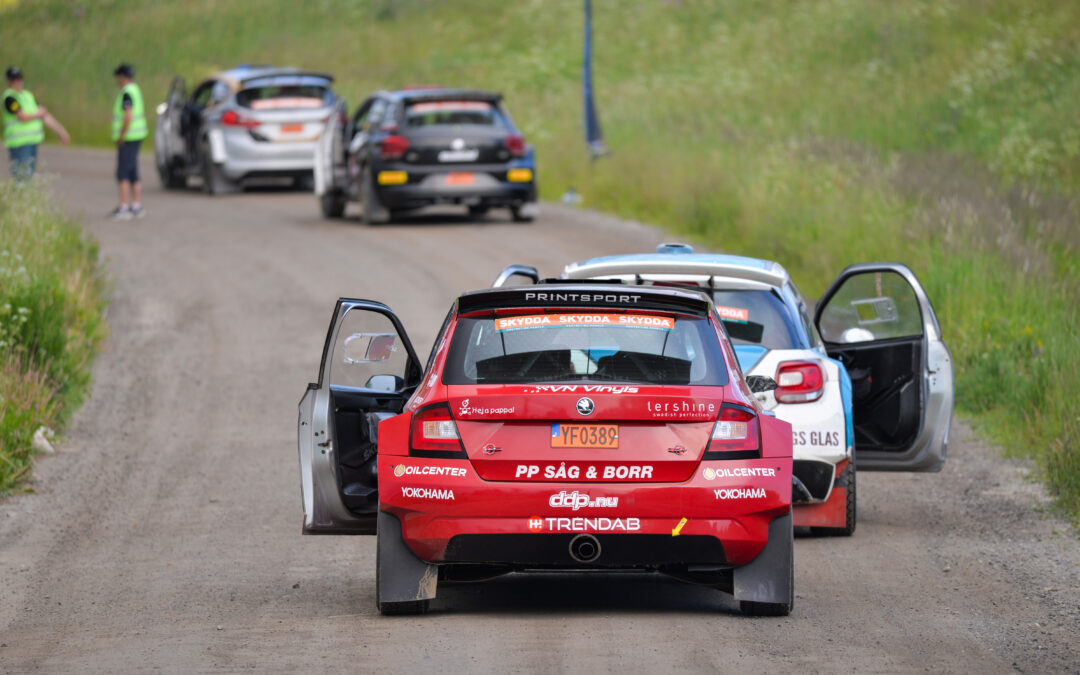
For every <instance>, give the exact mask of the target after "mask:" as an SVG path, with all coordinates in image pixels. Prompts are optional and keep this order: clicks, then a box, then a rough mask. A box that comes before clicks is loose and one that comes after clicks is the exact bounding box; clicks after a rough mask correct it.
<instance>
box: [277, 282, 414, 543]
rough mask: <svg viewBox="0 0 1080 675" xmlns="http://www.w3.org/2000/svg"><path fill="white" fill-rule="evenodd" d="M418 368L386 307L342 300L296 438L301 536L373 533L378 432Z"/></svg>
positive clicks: (407, 392) (411, 384)
mask: <svg viewBox="0 0 1080 675" xmlns="http://www.w3.org/2000/svg"><path fill="white" fill-rule="evenodd" d="M419 381H420V362H419V360H417V358H416V353H415V351H413V348H412V344H411V343H410V342H409V339H408V336H407V335H406V334H405V331H404V329H403V328H402V326H401V322H400V321H399V320H398V318H397V317H396V316H395V315H394V313H393V312H391V311H390V308H388V307H387V306H386V305H383V304H381V303H378V302H372V301H370V300H349V299H345V298H342V299H340V300H338V302H337V305H336V306H335V308H334V315H333V318H332V319H331V322H330V328H329V330H328V331H327V335H326V343H325V346H324V348H323V356H322V364H321V366H320V368H319V381H318V382H315V383H312V384H309V385H308V388H307V391H305V392H304V397H303V398H302V399H301V400H300V414H299V420H298V422H297V439H298V443H299V453H300V492H301V501H302V502H303V507H304V525H303V532H304V534H374V533H375V523H376V518H377V514H378V508H379V495H378V463H377V451H378V426H379V422H380V421H381V420H383V419H386V418H388V417H392V416H394V415H396V414H398V413H400V412H401V410H402V408H403V407H404V405H405V402H406V401H407V400H408V398H409V396H411V395H412V392H413V390H414V389H415V388H416V385H417V384H418V383H419Z"/></svg>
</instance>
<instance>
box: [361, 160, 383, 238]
mask: <svg viewBox="0 0 1080 675" xmlns="http://www.w3.org/2000/svg"><path fill="white" fill-rule="evenodd" d="M360 206H361V207H362V212H363V214H364V222H365V223H367V224H368V225H378V224H382V223H387V222H390V212H389V211H387V210H386V208H385V207H383V205H382V203H381V202H380V201H379V195H378V193H377V192H376V191H375V184H374V183H372V182H371V173H370V171H366V170H365V171H364V172H363V173H361V174H360Z"/></svg>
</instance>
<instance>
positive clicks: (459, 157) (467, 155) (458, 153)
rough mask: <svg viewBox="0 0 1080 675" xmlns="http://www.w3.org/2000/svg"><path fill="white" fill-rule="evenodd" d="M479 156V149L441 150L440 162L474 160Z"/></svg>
mask: <svg viewBox="0 0 1080 675" xmlns="http://www.w3.org/2000/svg"><path fill="white" fill-rule="evenodd" d="M479 156H480V151H479V150H441V151H440V152H439V161H440V162H475V161H476V159H477V158H478V157H479Z"/></svg>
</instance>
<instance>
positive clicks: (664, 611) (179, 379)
mask: <svg viewBox="0 0 1080 675" xmlns="http://www.w3.org/2000/svg"><path fill="white" fill-rule="evenodd" d="M143 159H144V164H143V171H144V175H145V176H147V177H148V181H147V182H148V188H147V191H146V195H145V198H144V202H145V203H146V205H147V209H148V213H149V215H148V216H147V217H146V218H145V219H144V220H141V221H133V222H109V221H106V220H105V219H104V218H103V216H102V214H104V213H105V212H106V211H107V210H108V209H109V208H111V207H112V205H113V200H114V194H113V189H114V187H113V183H112V180H111V172H112V167H113V163H112V162H113V160H112V156H111V154H110V153H106V152H101V151H89V150H67V149H56V148H46V149H45V150H44V162H45V165H46V167H47V170H48V171H51V172H53V173H55V174H58V176H57V178H56V182H57V188H58V194H59V195H60V197H61V198H62V199H63V201H64V203H65V204H66V205H67V207H68V208H70V210H71V211H72V212H74V213H77V214H81V215H83V216H84V217H85V219H86V227H87V229H88V230H89V231H90V232H92V233H93V234H94V235H95V236H97V237H98V238H99V239H100V241H101V247H102V253H103V256H104V258H105V259H106V261H107V265H108V272H109V275H110V277H111V278H112V280H113V302H112V306H111V308H110V310H109V321H110V325H111V330H112V334H111V336H110V337H109V339H108V341H107V342H106V344H105V348H104V351H103V353H102V355H101V356H100V358H99V359H98V361H97V363H96V365H95V368H94V389H93V395H92V397H91V398H90V400H89V401H88V402H87V404H86V405H85V406H84V407H83V408H82V409H81V411H80V412H79V413H78V414H77V415H76V417H75V419H74V422H73V424H72V425H71V427H70V429H69V430H68V432H67V434H66V438H65V439H64V440H63V441H62V442H61V443H59V452H58V453H57V454H56V455H55V456H52V457H47V458H43V459H42V460H41V461H39V462H38V465H37V473H36V478H35V480H34V483H33V487H34V490H35V492H34V494H27V495H21V496H16V497H11V498H9V499H7V500H5V501H4V502H2V503H0V579H3V583H2V584H0V672H26V671H30V672H38V671H40V672H50V673H52V672H80V673H85V672H101V671H113V672H115V671H125V672H150V671H156V670H165V671H236V670H253V671H256V672H266V671H329V670H333V671H345V670H348V671H367V670H374V669H376V668H378V669H380V670H386V671H389V672H401V671H414V670H415V671H421V670H422V671H432V670H435V669H438V670H444V671H450V672H453V671H466V670H467V671H474V672H491V671H500V672H507V671H509V672H514V671H537V670H544V671H554V670H564V671H590V672H595V671H609V672H616V671H617V672H641V671H653V672H673V671H723V672H729V671H744V670H750V671H766V670H768V671H798V672H817V671H830V672H831V671H858V672H895V671H904V672H907V671H923V670H942V671H970V672H1002V671H1010V670H1022V671H1026V672H1046V671H1059V672H1060V671H1080V545H1078V541H1077V539H1076V538H1075V537H1074V536H1073V535H1072V534H1071V533H1070V531H1069V529H1068V526H1067V525H1066V524H1064V523H1062V522H1061V521H1057V520H1054V519H1053V518H1052V517H1050V516H1048V515H1047V514H1046V510H1047V504H1048V502H1047V500H1046V497H1045V495H1044V493H1043V491H1042V488H1041V486H1039V485H1038V484H1036V483H1033V482H1032V481H1031V480H1030V479H1029V478H1028V476H1027V473H1028V471H1027V468H1026V465H1025V464H1023V463H1021V462H1018V461H1006V460H1003V459H1000V458H999V457H997V456H996V454H995V453H994V451H993V450H992V449H991V448H989V447H987V446H986V445H983V444H982V443H980V442H978V441H977V440H975V438H974V437H973V434H972V433H971V431H970V430H969V429H967V428H966V427H965V426H963V425H962V424H957V425H956V427H955V428H954V434H953V437H954V442H953V445H952V447H951V448H950V456H949V460H948V464H947V465H946V467H945V470H944V471H942V472H941V473H939V474H929V475H903V474H896V475H893V474H870V473H864V474H861V475H860V479H859V527H858V531H857V532H856V534H855V536H854V537H853V538H851V539H813V538H808V537H807V538H800V539H798V540H797V542H796V548H795V555H796V572H795V577H796V604H795V610H794V612H793V614H792V615H791V616H790V617H788V618H784V619H758V620H754V619H747V618H745V617H743V616H741V615H740V614H739V613H738V610H737V607H736V605H735V603H734V602H733V601H732V600H731V599H730V598H728V597H727V596H724V595H722V594H720V593H717V592H713V591H709V590H704V589H700V588H697V587H693V586H687V585H682V584H679V583H677V582H674V581H671V580H668V579H665V578H661V577H652V576H643V575H608V576H597V575H585V574H582V575H542V576H522V575H512V576H508V577H503V578H501V579H499V580H495V581H492V582H488V583H484V584H473V585H458V586H440V589H439V591H440V595H439V598H438V600H437V601H436V602H435V603H434V605H433V612H432V613H431V614H429V615H428V616H426V617H401V618H381V617H379V616H378V615H377V613H376V611H375V588H374V580H375V568H374V560H375V540H374V538H373V537H301V536H300V519H301V508H300V488H299V480H298V471H297V457H296V404H297V402H298V401H299V399H300V396H301V394H302V393H303V390H304V386H305V384H306V383H307V382H308V381H309V380H312V379H314V378H315V377H316V369H317V367H318V363H319V357H320V349H321V347H322V342H323V339H324V337H325V331H326V323H327V321H328V319H329V317H330V312H331V309H332V307H333V304H334V300H335V299H336V298H337V297H338V296H339V295H348V296H354V297H362V298H373V299H379V300H383V301H385V302H387V303H388V304H390V305H391V306H392V307H393V308H394V309H395V310H396V311H397V312H398V313H399V314H400V316H401V317H402V319H403V320H404V321H405V324H406V326H408V327H409V328H410V332H411V334H412V338H413V341H414V342H415V343H416V344H417V348H418V349H419V350H421V351H425V352H426V348H427V347H428V346H429V345H430V343H431V340H432V339H433V337H434V333H435V331H436V329H437V328H438V326H439V323H440V321H441V319H442V318H443V316H444V314H445V311H446V309H447V307H448V306H449V304H450V302H451V301H452V299H453V298H454V297H455V295H456V294H457V292H459V291H462V290H466V289H472V288H478V287H483V286H486V285H487V284H489V283H490V282H491V280H492V279H493V278H494V277H495V276H496V274H497V273H498V272H499V270H500V269H501V268H502V267H503V266H504V264H506V263H509V262H520V263H527V264H533V265H536V266H538V267H539V268H540V270H541V272H542V273H544V274H547V275H555V274H557V273H558V271H559V270H560V269H561V266H562V264H563V263H565V262H567V261H570V260H576V259H580V258H585V257H588V256H593V255H597V254H603V253H625V252H638V251H648V250H651V249H652V247H654V246H655V245H656V243H657V242H659V241H660V240H661V239H662V238H663V235H662V233H660V232H659V231H656V230H652V229H649V228H646V227H644V226H641V225H636V224H629V223H624V222H620V221H616V220H614V219H611V218H607V217H604V216H599V215H596V214H590V213H587V212H582V211H575V210H569V209H564V208H559V207H555V206H551V207H546V209H545V211H544V213H543V215H542V217H541V218H540V219H539V220H538V221H537V222H536V223H534V224H532V225H520V224H513V223H511V222H509V221H508V220H503V219H502V217H501V214H500V216H498V217H496V216H494V215H493V216H491V217H489V218H488V219H487V220H485V221H483V222H479V223H470V222H467V221H464V220H458V219H455V218H453V217H445V216H444V217H428V218H423V219H418V220H415V221H413V222H410V223H407V224H401V225H392V226H381V227H368V226H365V225H363V224H361V223H359V222H355V221H352V222H329V221H324V220H322V219H321V218H320V217H319V215H318V210H317V208H316V203H315V200H314V198H313V197H312V196H311V195H307V194H298V193H292V192H275V191H263V192H257V193H246V194H243V195H237V196H231V197H224V198H216V199H211V198H207V197H204V196H202V195H201V194H199V193H196V192H194V191H192V192H188V193H175V192H170V193H164V192H162V191H161V190H160V189H158V188H157V180H156V178H150V177H151V176H152V175H153V174H152V166H151V163H150V162H149V161H148V158H146V157H144V158H143ZM748 253H752V252H748ZM946 318H947V317H946ZM945 330H946V335H947V334H948V325H947V324H946V326H945Z"/></svg>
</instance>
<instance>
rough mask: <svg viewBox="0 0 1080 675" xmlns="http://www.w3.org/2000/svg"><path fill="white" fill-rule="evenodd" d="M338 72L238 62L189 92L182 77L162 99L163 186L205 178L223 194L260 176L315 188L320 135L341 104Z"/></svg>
mask: <svg viewBox="0 0 1080 675" xmlns="http://www.w3.org/2000/svg"><path fill="white" fill-rule="evenodd" d="M333 80H334V78H333V77H332V76H330V75H327V74H325V73H317V72H311V71H306V70H299V69H296V68H274V67H271V66H239V67H237V68H233V69H232V70H226V71H223V72H220V73H217V74H215V75H213V76H212V77H210V78H208V79H207V80H205V81H204V82H202V83H201V84H199V86H198V87H196V88H195V90H194V92H192V94H191V95H190V96H188V94H187V89H186V87H185V84H184V79H183V78H182V77H177V78H175V79H174V80H173V84H172V88H171V89H170V91H169V97H168V99H167V100H166V101H165V102H164V103H162V104H160V105H159V106H158V107H157V128H156V129H155V131H154V160H155V164H156V165H157V170H158V174H159V175H160V176H161V182H162V184H163V185H164V186H165V187H169V188H182V187H186V186H187V179H188V177H189V176H198V177H200V178H201V179H202V185H203V190H204V191H205V192H207V193H209V194H225V193H229V192H235V191H237V190H239V189H240V188H241V185H242V183H243V181H246V180H249V179H256V178H287V179H292V180H293V181H294V184H295V185H296V186H297V187H299V188H302V189H307V190H310V189H311V184H312V167H313V164H314V156H315V142H316V140H317V139H318V138H319V136H320V135H321V134H322V132H323V129H324V128H325V126H326V121H327V119H328V118H329V116H330V115H331V114H332V113H333V111H334V109H335V106H336V104H337V101H338V98H337V95H336V94H335V93H334V92H333V90H332V89H331V88H330V87H331V84H332V83H333Z"/></svg>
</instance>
